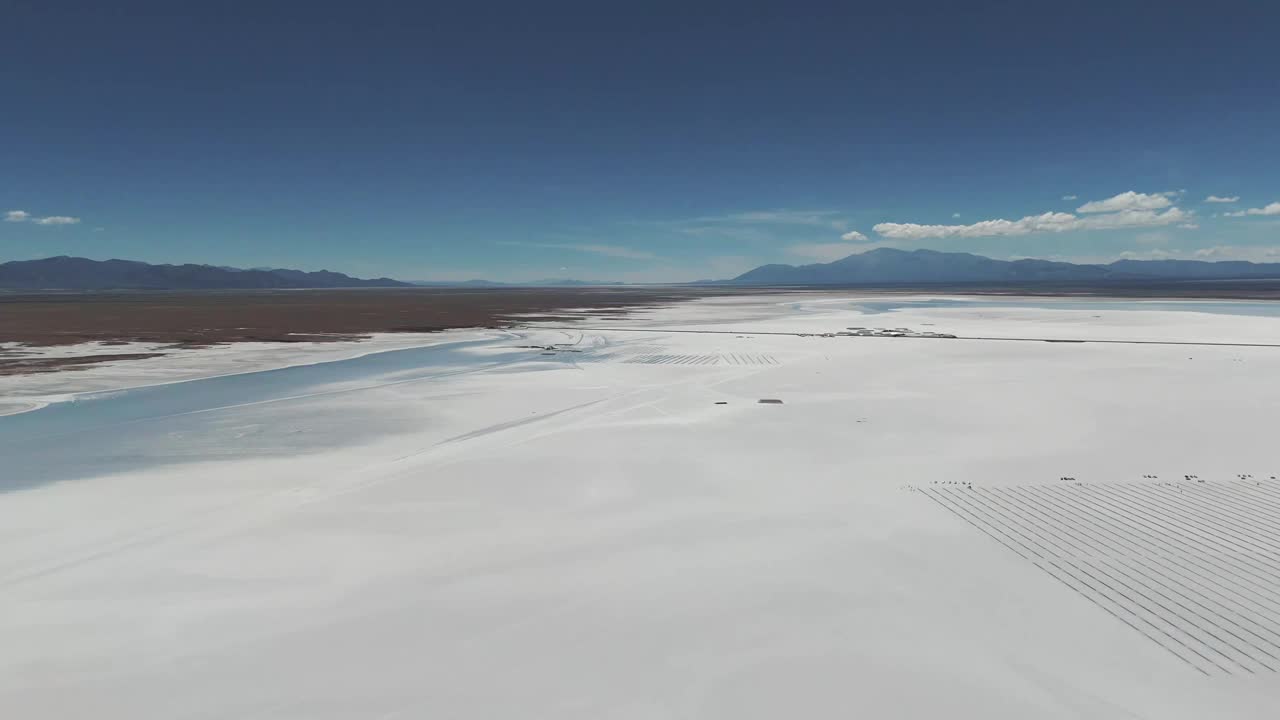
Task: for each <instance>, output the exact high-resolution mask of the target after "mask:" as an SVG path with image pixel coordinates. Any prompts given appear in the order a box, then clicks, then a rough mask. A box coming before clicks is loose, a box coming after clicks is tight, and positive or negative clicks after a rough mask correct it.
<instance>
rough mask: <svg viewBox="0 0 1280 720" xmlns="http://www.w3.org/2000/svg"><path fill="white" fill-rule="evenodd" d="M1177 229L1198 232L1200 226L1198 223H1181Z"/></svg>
mask: <svg viewBox="0 0 1280 720" xmlns="http://www.w3.org/2000/svg"><path fill="white" fill-rule="evenodd" d="M1178 227H1180V228H1182V229H1183V230H1199V229H1200V224H1199V223H1193V222H1189V223H1182V224H1181V225H1179V226H1178Z"/></svg>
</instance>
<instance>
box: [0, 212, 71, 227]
mask: <svg viewBox="0 0 1280 720" xmlns="http://www.w3.org/2000/svg"><path fill="white" fill-rule="evenodd" d="M4 221H5V222H33V223H35V224H36V225H75V224H76V223H78V222H80V218H74V217H67V216H66V215H50V216H49V217H33V216H32V215H31V213H29V212H27V211H26V210H10V211H8V212H6V213H5V214H4Z"/></svg>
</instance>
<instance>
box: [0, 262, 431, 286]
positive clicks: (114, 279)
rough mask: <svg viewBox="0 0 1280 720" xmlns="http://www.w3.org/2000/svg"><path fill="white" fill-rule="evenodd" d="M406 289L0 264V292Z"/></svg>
mask: <svg viewBox="0 0 1280 720" xmlns="http://www.w3.org/2000/svg"><path fill="white" fill-rule="evenodd" d="M354 287H383V288H386V287H411V285H410V284H409V283H405V282H400V281H399V280H392V279H390V278H375V279H372V280H366V279H363V278H354V277H351V276H350V275H343V274H342V273H336V272H329V271H328V270H320V271H317V272H304V271H302V270H287V269H266V268H259V269H254V270H241V269H238V268H228V267H215V266H213V265H151V264H149V263H144V262H137V261H134V260H89V259H87V258H78V257H67V256H65V255H64V256H59V257H51V258H44V259H42V260H15V261H12V262H6V263H0V289H6V290H258V289H270V288H354Z"/></svg>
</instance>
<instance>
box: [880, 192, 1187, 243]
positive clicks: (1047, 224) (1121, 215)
mask: <svg viewBox="0 0 1280 720" xmlns="http://www.w3.org/2000/svg"><path fill="white" fill-rule="evenodd" d="M1157 197H1158V196H1157ZM1190 219H1191V214H1190V213H1188V212H1186V211H1184V210H1181V209H1179V208H1176V207H1174V208H1169V209H1168V210H1165V211H1164V212H1155V211H1154V210H1125V211H1121V212H1111V213H1107V214H1103V215H1094V216H1090V217H1079V216H1077V215H1072V214H1071V213H1062V212H1047V213H1043V214H1040V215H1028V216H1027V217H1024V218H1022V219H1020V220H1004V219H997V220H983V221H981V222H976V223H973V224H970V225H918V224H915V223H880V224H878V225H876V226H875V227H873V228H872V230H875V231H876V232H877V233H879V234H880V235H883V236H884V237H887V238H892V239H894V240H923V239H926V238H953V237H959V238H977V237H998V236H1013V235H1031V234H1033V233H1044V232H1069V231H1074V230H1115V229H1120V228H1138V227H1161V226H1165V225H1176V224H1178V223H1183V222H1187V221H1189V220H1190Z"/></svg>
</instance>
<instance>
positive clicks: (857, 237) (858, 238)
mask: <svg viewBox="0 0 1280 720" xmlns="http://www.w3.org/2000/svg"><path fill="white" fill-rule="evenodd" d="M840 239H841V240H849V241H851V242H867V240H869V239H870V238H868V237H867V236H866V235H863V234H862V233H860V232H858V231H857V230H850V231H849V232H847V233H845V234H843V235H841V236H840Z"/></svg>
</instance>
